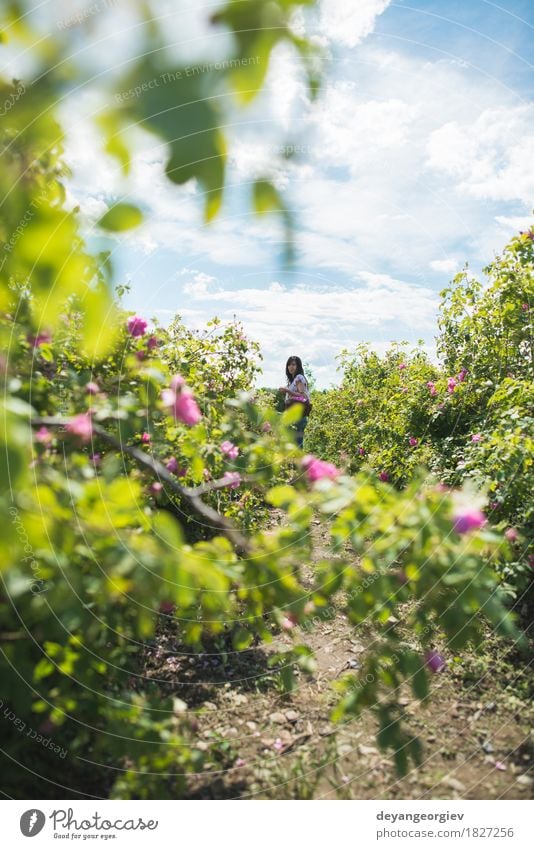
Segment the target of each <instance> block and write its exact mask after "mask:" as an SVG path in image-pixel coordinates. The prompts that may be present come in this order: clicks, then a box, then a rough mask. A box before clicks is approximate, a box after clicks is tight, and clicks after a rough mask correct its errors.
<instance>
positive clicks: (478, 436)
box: [471, 433, 482, 442]
mask: <svg viewBox="0 0 534 849" xmlns="http://www.w3.org/2000/svg"><path fill="white" fill-rule="evenodd" d="M471 442H482V434H481V433H473V435H472V436H471Z"/></svg>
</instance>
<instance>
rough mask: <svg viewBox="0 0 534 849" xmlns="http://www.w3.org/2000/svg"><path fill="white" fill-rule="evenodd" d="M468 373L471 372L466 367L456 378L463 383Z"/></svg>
mask: <svg viewBox="0 0 534 849" xmlns="http://www.w3.org/2000/svg"><path fill="white" fill-rule="evenodd" d="M468 374H469V372H468V371H467V369H466V368H463V369H461V371H460V373H459V374H458V375H457V377H456V380H457V381H458V383H463V381H464V380H465V379H466V377H467V375H468Z"/></svg>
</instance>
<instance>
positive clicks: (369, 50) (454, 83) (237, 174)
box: [60, 0, 534, 387]
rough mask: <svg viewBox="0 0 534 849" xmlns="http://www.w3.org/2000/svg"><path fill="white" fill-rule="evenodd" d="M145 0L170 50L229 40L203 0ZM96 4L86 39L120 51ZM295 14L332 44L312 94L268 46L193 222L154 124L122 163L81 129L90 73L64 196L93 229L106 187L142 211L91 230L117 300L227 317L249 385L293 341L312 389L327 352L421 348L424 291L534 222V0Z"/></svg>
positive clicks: (188, 55) (325, 377)
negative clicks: (400, 344) (258, 207)
mask: <svg viewBox="0 0 534 849" xmlns="http://www.w3.org/2000/svg"><path fill="white" fill-rule="evenodd" d="M100 2H101V4H103V3H104V2H105V0H100ZM108 2H109V3H111V0H108ZM60 5H61V4H60ZM156 5H159V6H161V8H162V9H167V10H169V9H172V14H171V16H170V18H169V19H168V29H169V32H171V33H172V34H174V38H175V40H176V42H177V45H176V48H175V49H176V52H177V53H179V55H180V56H182V57H183V58H184V60H185V61H189V60H190V61H191V62H196V61H210V60H213V58H220V57H221V56H223V55H225V53H226V51H227V50H228V48H229V46H230V45H229V43H228V41H227V40H226V42H225V39H224V38H222V39H221V37H220V36H219V37H217V38H215V37H214V35H213V32H212V30H211V29H210V27H209V26H208V24H207V18H208V16H209V14H211V13H212V12H213V6H214V3H213V2H212V3H211V6H206V5H203V3H202V2H200V0H199V2H197V3H196V4H191V2H190V0H189V2H185V0H184V2H182V1H181V0H169V2H168V3H166V0H161V3H160V4H156ZM215 5H216V4H215ZM189 6H193V8H188V7H189ZM65 9H68V10H69V14H70V15H72V14H73V9H74V7H73V5H72V4H68V5H66V6H65ZM65 14H67V13H65ZM94 18H95V19H94V21H92V22H91V24H92V28H91V39H92V41H91V43H90V44H89V46H88V47H87V48H86V53H85V54H84V55H85V56H86V58H87V61H90V56H91V49H92V50H93V51H94V52H95V54H96V52H98V50H102V44H105V50H106V53H107V55H110V54H112V55H113V56H116V65H117V67H118V66H119V65H120V60H121V57H122V56H123V55H126V53H127V52H128V50H129V49H131V48H132V44H133V41H134V33H133V30H132V31H131V33H129V29H128V27H129V19H128V11H127V9H126V8H125V7H124V5H121V0H115V2H114V3H113V9H112V10H111V12H109V10H108V11H107V12H106V15H95V16H94ZM106 21H107V22H106ZM110 24H111V25H110ZM295 27H296V28H297V29H303V28H305V29H306V32H307V33H308V35H311V37H313V38H314V39H315V40H316V41H317V42H318V43H320V44H321V45H322V46H323V47H324V48H325V50H326V51H327V54H328V57H329V59H328V64H327V70H326V76H325V80H324V83H323V87H322V91H321V94H320V97H319V99H318V101H316V102H315V103H314V104H312V103H310V101H309V97H308V94H307V89H306V84H305V80H304V78H303V74H302V69H301V68H300V67H299V63H298V59H297V58H296V56H295V55H294V53H293V52H292V51H291V50H290V49H289V48H288V47H286V46H282V47H279V48H277V49H276V51H275V53H274V55H273V57H272V62H271V67H270V70H269V73H268V77H267V82H266V86H265V90H264V92H263V93H262V94H261V96H260V97H258V98H257V99H256V100H255V101H254V102H253V104H252V105H251V106H249V107H248V108H247V109H246V110H245V111H244V112H240V113H239V114H238V113H236V118H235V122H234V123H235V125H234V127H233V128H232V129H231V131H230V148H229V161H230V168H229V174H228V184H229V188H228V191H227V193H226V198H225V203H224V206H223V209H222V212H221V214H220V215H219V217H218V219H217V220H216V221H215V223H214V224H212V225H210V226H209V227H208V226H205V225H204V224H203V223H202V203H201V197H200V192H199V190H198V187H197V186H196V185H195V184H193V183H190V184H187V185H186V186H184V187H177V186H173V185H171V184H169V183H168V181H166V179H165V177H164V174H163V163H164V161H165V158H166V153H165V149H164V147H162V146H161V145H159V144H158V143H157V141H156V142H154V140H153V139H152V140H151V139H148V138H145V137H140V138H139V139H138V140H137V142H136V155H135V160H134V166H133V170H132V174H131V175H130V177H129V178H128V179H127V181H126V183H124V182H123V181H122V180H121V178H120V176H119V172H118V168H117V165H116V163H115V162H114V161H112V160H109V159H106V158H105V157H104V156H103V155H102V154H100V152H99V141H98V138H97V136H96V134H95V133H94V132H93V131H91V130H90V128H88V122H87V117H88V116H89V115H90V114H91V113H92V112H94V110H95V109H96V108H97V107H98V103H99V95H98V91H97V88H98V87H95V86H92V87H85V88H84V89H83V90H82V91H80V92H79V94H78V97H77V98H76V101H75V102H74V103H70V104H69V107H68V109H65V110H64V116H63V119H64V122H65V124H66V126H67V130H68V135H67V139H68V141H67V153H66V156H67V160H68V162H69V164H70V166H71V168H72V172H73V177H72V179H71V181H70V183H69V188H68V195H69V202H70V203H72V204H77V205H79V206H80V209H81V214H82V216H83V219H84V221H85V223H86V226H87V232H88V233H91V232H92V227H93V224H94V222H95V221H96V220H97V219H98V217H99V216H100V215H101V214H102V213H103V212H105V210H106V209H107V207H108V206H109V205H110V204H111V203H112V202H113V201H114V200H116V199H117V198H119V197H120V198H121V199H128V200H131V201H133V202H139V203H140V204H141V206H142V207H143V208H144V210H145V211H146V223H145V224H143V226H142V227H141V228H139V229H138V230H136V231H132V232H131V233H129V234H126V235H123V236H121V237H120V238H117V239H114V240H113V241H112V242H109V241H108V242H104V241H103V240H102V239H101V238H96V237H95V236H91V237H90V241H91V244H92V245H93V246H97V247H111V249H112V252H113V260H114V263H115V268H116V272H117V279H118V280H120V281H123V280H128V281H129V283H130V285H131V290H130V293H129V294H128V296H127V298H126V300H125V306H127V307H128V308H129V309H132V310H135V311H136V312H138V313H140V314H142V315H144V316H147V317H151V316H154V317H157V318H158V320H159V321H161V322H163V323H165V322H167V321H169V320H170V319H171V318H172V317H173V316H174V315H175V313H179V314H181V316H182V318H183V320H184V321H185V323H186V324H188V325H190V326H192V327H201V326H203V324H204V323H205V322H206V321H207V320H208V319H209V318H211V317H213V316H214V315H217V316H219V317H220V318H221V319H223V320H231V319H232V318H233V317H234V316H235V317H237V318H238V319H239V320H240V321H242V322H243V324H244V327H245V331H246V333H247V334H248V335H249V336H251V337H252V338H254V339H256V340H257V341H259V342H260V344H261V347H262V351H263V357H264V361H263V369H264V374H263V378H262V379H261V380H260V383H263V384H265V385H279V384H280V383H281V382H283V379H284V366H285V361H286V359H287V357H288V356H290V355H294V354H298V355H299V356H300V357H301V358H302V359H303V360H304V361H305V362H307V363H309V364H310V366H311V369H312V371H313V374H314V376H315V378H316V380H317V383H318V385H319V386H320V387H325V386H328V385H330V384H331V383H332V382H336V380H338V379H339V374H337V373H336V356H337V355H338V354H339V352H340V350H341V349H343V348H349V349H350V348H353V347H354V346H355V345H357V344H358V343H360V342H369V343H371V344H372V345H373V347H375V348H376V349H377V350H384V349H385V348H386V347H387V346H388V344H389V343H390V342H391V341H393V340H396V341H407V342H409V343H411V344H415V343H416V342H417V340H422V341H423V343H424V345H425V347H426V349H427V350H428V351H429V353H430V354H432V352H433V349H434V337H435V333H436V317H437V308H438V305H439V292H440V291H441V290H442V289H443V288H444V287H445V286H446V285H447V284H448V281H449V280H450V279H451V278H452V277H453V276H454V274H455V273H456V272H457V271H458V270H460V269H461V268H462V267H463V266H464V264H465V263H466V262H467V263H468V264H469V266H470V268H471V270H472V272H473V273H475V274H479V273H480V270H481V268H482V267H483V266H484V265H486V264H487V263H488V262H489V261H490V260H491V259H492V257H493V256H494V255H495V253H496V252H498V251H500V250H501V249H502V247H503V246H504V245H505V244H506V242H507V241H508V239H509V238H510V237H511V236H512V235H513V234H514V232H516V231H517V230H518V229H522V228H524V227H527V226H528V225H529V223H531V222H532V207H533V205H534V204H533V199H534V103H533V100H532V98H533V82H534V74H533V63H534V52H533V49H532V46H533V45H534V38H533V35H534V2H532V0H501V2H499V3H493V2H489V0H469V2H464V0H409V2H404V0H397V2H389V0H320V2H319V9H318V11H317V13H316V14H315V15H314V16H312V17H311V18H309V19H307V20H304V19H303V18H298V19H297V20H296V21H295ZM74 29H75V28H74V27H73V30H74ZM284 145H287V146H293V147H294V148H296V151H297V155H296V156H294V157H293V158H292V159H291V160H289V161H282V160H280V159H275V157H273V151H277V150H279V149H280V146H284ZM265 173H269V174H271V176H272V177H273V179H274V180H275V182H276V184H277V186H278V187H279V188H280V189H281V190H282V191H283V193H284V196H285V198H286V200H287V202H288V204H289V205H290V206H291V208H292V209H293V211H294V214H295V220H296V234H295V240H296V261H295V263H294V265H293V266H292V267H290V268H289V269H288V268H284V265H283V262H282V259H281V258H282V245H281V240H282V239H283V232H282V229H281V226H280V222H279V221H278V220H277V219H276V218H275V217H273V218H272V219H265V218H262V219H261V220H260V219H258V218H257V217H255V216H254V215H253V214H252V213H251V211H250V204H249V190H250V182H251V181H252V180H253V179H255V178H256V177H257V176H259V175H263V174H265Z"/></svg>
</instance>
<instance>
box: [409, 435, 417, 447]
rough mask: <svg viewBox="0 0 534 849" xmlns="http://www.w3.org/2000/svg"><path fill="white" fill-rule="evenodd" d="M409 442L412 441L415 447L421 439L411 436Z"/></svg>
mask: <svg viewBox="0 0 534 849" xmlns="http://www.w3.org/2000/svg"><path fill="white" fill-rule="evenodd" d="M408 442H409V443H410V445H411V446H412V448H415V446H416V445H417V444H418V442H419V440H417V439H416V438H415V436H410V439H409V440H408Z"/></svg>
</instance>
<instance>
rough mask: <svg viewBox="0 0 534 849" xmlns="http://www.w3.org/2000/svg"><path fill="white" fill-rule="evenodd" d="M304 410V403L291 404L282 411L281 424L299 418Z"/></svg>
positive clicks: (292, 421) (294, 421)
mask: <svg viewBox="0 0 534 849" xmlns="http://www.w3.org/2000/svg"><path fill="white" fill-rule="evenodd" d="M303 412H304V404H292V405H291V407H288V409H287V410H285V411H284V412H283V413H282V424H285V425H292V424H296V423H297V422H298V421H300V420H301V418H302V414H303Z"/></svg>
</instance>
